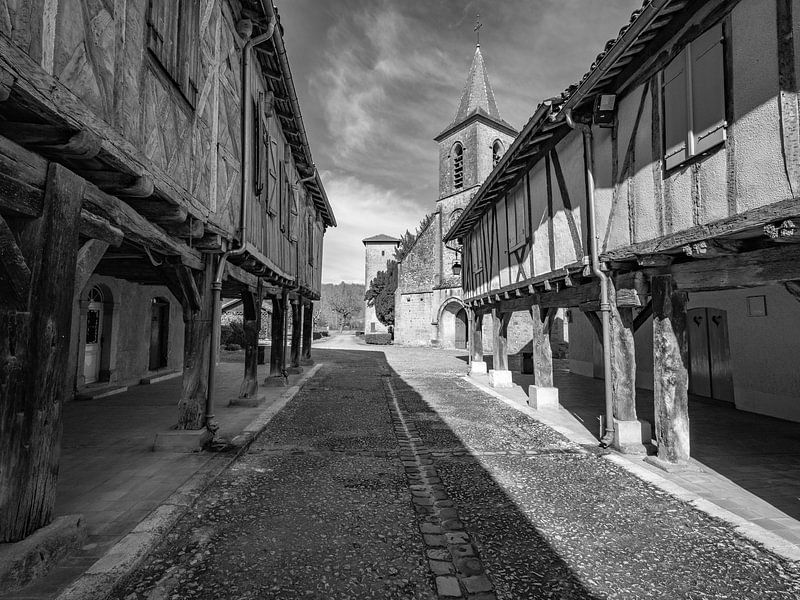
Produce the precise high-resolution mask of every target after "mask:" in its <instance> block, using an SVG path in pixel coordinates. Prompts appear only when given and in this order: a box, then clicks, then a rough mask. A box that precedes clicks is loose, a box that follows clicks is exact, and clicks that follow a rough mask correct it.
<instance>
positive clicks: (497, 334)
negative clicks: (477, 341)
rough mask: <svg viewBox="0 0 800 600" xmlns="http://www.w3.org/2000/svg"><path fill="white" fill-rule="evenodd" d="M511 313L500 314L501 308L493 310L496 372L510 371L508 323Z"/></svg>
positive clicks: (493, 344)
mask: <svg viewBox="0 0 800 600" xmlns="http://www.w3.org/2000/svg"><path fill="white" fill-rule="evenodd" d="M510 318H511V313H503V312H500V309H499V308H493V309H492V325H493V331H492V342H493V343H492V349H493V360H494V362H493V364H492V368H493V369H494V370H495V371H508V321H509V319H510Z"/></svg>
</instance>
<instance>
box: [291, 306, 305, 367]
mask: <svg viewBox="0 0 800 600" xmlns="http://www.w3.org/2000/svg"><path fill="white" fill-rule="evenodd" d="M302 344H303V305H302V304H301V303H300V298H295V299H293V300H292V351H291V355H290V357H291V358H290V360H291V366H290V367H289V372H290V373H302V372H303V367H301V366H300V351H301V346H302Z"/></svg>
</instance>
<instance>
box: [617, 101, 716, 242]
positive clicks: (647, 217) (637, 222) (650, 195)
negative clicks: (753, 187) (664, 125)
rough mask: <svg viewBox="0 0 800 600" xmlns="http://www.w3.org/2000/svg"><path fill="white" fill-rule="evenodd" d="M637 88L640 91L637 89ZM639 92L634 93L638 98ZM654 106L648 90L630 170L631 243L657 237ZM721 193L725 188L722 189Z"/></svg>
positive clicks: (658, 232) (658, 233)
mask: <svg viewBox="0 0 800 600" xmlns="http://www.w3.org/2000/svg"><path fill="white" fill-rule="evenodd" d="M639 89H640V88H639ZM639 89H637V91H636V92H635V93H634V95H638V94H639V93H640V92H639ZM652 108H653V104H652V94H651V93H650V89H649V88H648V90H647V96H646V97H645V101H644V106H643V108H642V117H641V121H640V123H639V128H638V130H637V131H636V142H635V145H634V155H635V161H634V164H633V167H632V169H631V172H632V185H633V191H634V194H633V215H634V227H633V232H634V240H633V241H634V242H641V241H642V240H649V239H653V238H656V237H658V236H659V235H660V231H659V227H658V216H657V215H658V210H659V209H658V207H657V206H656V203H657V202H658V201H659V199H658V198H656V190H655V184H654V183H653V162H655V161H656V160H660V159H656V158H654V157H653V139H652V138H653V133H652V131H653V127H652V120H653V111H652ZM723 193H724V187H723Z"/></svg>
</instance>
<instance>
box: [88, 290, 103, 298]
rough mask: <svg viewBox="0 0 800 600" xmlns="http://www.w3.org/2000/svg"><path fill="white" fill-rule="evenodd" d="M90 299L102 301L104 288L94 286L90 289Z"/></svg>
mask: <svg viewBox="0 0 800 600" xmlns="http://www.w3.org/2000/svg"><path fill="white" fill-rule="evenodd" d="M88 300H89V302H102V301H103V290H101V289H100V288H99V287H98V286H94V287H93V288H92V289H90V290H89V296H88Z"/></svg>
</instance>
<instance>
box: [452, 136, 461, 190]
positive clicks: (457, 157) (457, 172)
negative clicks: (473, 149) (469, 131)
mask: <svg viewBox="0 0 800 600" xmlns="http://www.w3.org/2000/svg"><path fill="white" fill-rule="evenodd" d="M453 187H454V188H456V189H460V188H462V187H464V147H463V146H462V145H461V143H460V142H456V145H455V146H453Z"/></svg>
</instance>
